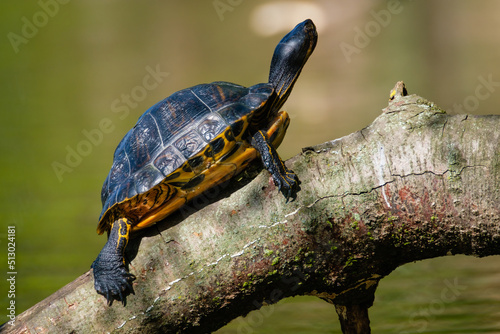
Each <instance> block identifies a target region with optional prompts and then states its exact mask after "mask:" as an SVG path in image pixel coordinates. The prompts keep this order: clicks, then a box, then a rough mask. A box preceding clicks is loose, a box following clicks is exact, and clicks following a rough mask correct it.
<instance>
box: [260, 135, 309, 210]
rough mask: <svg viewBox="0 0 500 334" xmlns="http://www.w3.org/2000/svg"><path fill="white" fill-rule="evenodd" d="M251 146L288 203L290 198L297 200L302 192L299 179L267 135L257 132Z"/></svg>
mask: <svg viewBox="0 0 500 334" xmlns="http://www.w3.org/2000/svg"><path fill="white" fill-rule="evenodd" d="M251 145H252V146H253V147H254V148H255V149H256V150H257V151H258V152H259V154H260V157H261V159H262V163H263V164H264V167H265V168H266V169H267V170H268V171H269V173H271V175H272V177H273V180H274V184H276V185H277V186H278V189H279V190H280V191H281V193H282V194H283V196H285V198H286V201H287V202H288V200H289V199H290V198H291V199H292V201H293V200H295V199H296V198H297V192H298V191H299V190H300V181H299V178H298V177H297V175H295V173H294V172H293V171H292V170H290V169H288V168H287V167H286V166H285V163H284V162H283V160H281V158H280V156H279V155H278V152H277V151H276V149H275V148H274V146H273V145H272V144H271V141H270V140H269V138H268V136H267V135H266V133H264V132H263V131H257V132H256V133H255V134H254V135H253V137H252V140H251Z"/></svg>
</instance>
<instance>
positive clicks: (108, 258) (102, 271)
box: [91, 218, 135, 306]
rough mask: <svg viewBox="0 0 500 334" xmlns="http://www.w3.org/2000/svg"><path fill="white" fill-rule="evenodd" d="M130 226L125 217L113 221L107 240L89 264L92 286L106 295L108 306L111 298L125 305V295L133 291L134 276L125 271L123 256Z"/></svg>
mask: <svg viewBox="0 0 500 334" xmlns="http://www.w3.org/2000/svg"><path fill="white" fill-rule="evenodd" d="M131 227H132V225H131V223H130V221H129V220H128V219H126V218H120V219H118V220H117V221H115V222H114V223H113V225H112V226H111V233H110V234H109V238H108V241H107V242H106V244H105V245H104V247H103V248H102V250H101V252H100V253H99V255H98V256H97V259H96V260H95V261H94V263H92V266H91V267H92V268H93V269H94V287H95V289H96V291H97V292H98V293H99V294H101V295H103V296H105V297H106V300H107V302H108V305H110V306H111V304H112V303H113V299H118V300H120V301H121V302H122V303H123V306H125V304H126V297H127V295H128V294H130V293H132V294H133V293H134V290H133V288H132V285H131V283H132V282H133V281H134V280H135V276H134V275H132V274H130V273H129V272H127V269H126V267H125V258H124V253H125V247H127V243H128V239H129V233H130V228H131Z"/></svg>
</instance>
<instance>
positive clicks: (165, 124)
mask: <svg viewBox="0 0 500 334" xmlns="http://www.w3.org/2000/svg"><path fill="white" fill-rule="evenodd" d="M272 96H276V94H275V93H274V89H273V87H272V85H270V84H258V85H255V86H252V87H249V88H246V87H243V86H239V85H235V84H232V83H228V82H214V83H211V84H201V85H197V86H194V87H191V88H187V89H184V90H181V91H178V92H176V93H174V94H172V95H171V96H169V97H167V98H166V99H164V100H163V101H160V102H159V103H157V104H156V105H154V106H153V107H151V108H150V109H148V110H147V111H146V112H145V113H144V114H143V115H142V116H141V117H140V118H139V120H138V122H137V124H136V125H135V126H134V128H133V129H131V130H130V131H129V132H128V133H127V134H126V135H125V137H124V138H123V139H122V141H121V142H120V144H119V145H118V147H117V148H116V151H115V154H114V160H113V165H112V167H111V171H110V172H109V175H108V177H107V178H106V180H105V182H104V185H103V188H102V192H101V200H102V204H103V209H102V212H101V217H100V222H99V226H98V232H99V233H103V232H104V231H108V230H109V228H110V226H111V224H112V223H113V221H114V219H116V218H117V216H118V215H124V214H125V215H126V216H127V217H129V218H130V219H132V220H133V221H134V225H135V227H136V228H142V227H146V226H148V225H150V224H152V223H154V222H155V221H157V220H158V218H162V217H164V216H165V215H166V211H165V207H167V208H168V206H170V205H171V206H172V210H170V211H174V210H175V209H177V208H178V207H179V206H180V205H182V204H183V203H185V202H186V201H187V200H189V199H190V198H191V197H192V196H188V195H187V194H189V193H192V194H193V195H196V194H199V193H200V192H201V191H203V190H204V189H208V188H210V187H211V186H213V185H214V184H213V183H215V182H221V180H224V179H227V178H229V177H231V176H232V175H233V174H234V173H236V172H238V171H239V170H241V169H242V168H243V167H244V165H246V164H248V162H249V161H247V160H251V159H253V158H255V157H254V156H251V155H248V157H246V156H244V152H245V150H247V149H248V148H249V147H250V144H249V143H248V133H247V131H248V129H249V127H250V128H252V127H255V128H258V127H259V126H260V127H261V126H266V125H267V123H268V122H269V118H270V115H268V113H269V112H270V110H271V109H272V107H271V105H272V101H273V100H275V99H274V98H271V97H272ZM268 101H271V102H269V103H268ZM240 156H241V157H240ZM209 170H210V171H209ZM218 170H220V172H217V171H218ZM212 174H214V175H212ZM226 174H227V175H226ZM207 176H208V177H207ZM159 211H162V214H158V215H157V212H159ZM167 211H168V210H167ZM155 215H156V216H155ZM145 217H148V218H147V219H146V218H145Z"/></svg>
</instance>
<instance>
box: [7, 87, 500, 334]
mask: <svg viewBox="0 0 500 334" xmlns="http://www.w3.org/2000/svg"><path fill="white" fill-rule="evenodd" d="M404 95H405V92H403V90H402V88H401V86H400V87H399V88H398V86H396V87H395V90H393V92H392V93H391V98H392V100H391V101H390V102H389V106H388V107H387V108H385V109H384V110H383V113H382V114H381V115H380V116H379V117H378V118H377V119H375V121H374V122H373V123H372V124H371V125H370V126H368V127H366V128H364V129H362V130H360V131H358V132H355V133H353V134H351V135H348V136H346V137H343V138H340V139H336V140H333V141H330V142H326V143H323V144H321V145H318V146H315V147H308V148H305V149H304V150H303V152H302V153H301V154H299V155H297V156H296V157H294V158H292V159H290V160H289V161H287V165H288V167H289V168H291V169H292V170H294V171H295V172H296V173H297V175H298V176H299V178H300V179H301V181H302V184H301V188H302V190H301V191H300V192H299V194H298V198H297V200H296V201H294V202H290V203H286V202H285V200H284V198H283V196H281V194H279V193H278V189H276V187H275V186H274V184H273V183H272V181H271V179H270V176H269V174H268V173H267V172H265V171H264V172H261V173H260V174H258V176H257V177H255V178H254V179H253V180H251V181H247V178H246V177H245V176H241V177H240V178H239V179H238V180H234V181H232V182H230V183H228V184H225V185H222V186H219V187H217V188H215V189H213V190H211V191H210V192H208V193H206V194H205V195H203V196H201V197H199V198H197V199H196V200H195V201H194V202H193V203H191V204H190V205H189V206H187V207H186V208H184V209H183V210H181V211H180V212H178V213H176V214H175V215H173V216H171V217H169V219H168V220H166V221H164V222H162V223H160V224H158V225H157V226H156V227H155V228H152V229H149V230H147V231H146V233H147V235H143V236H141V237H140V238H136V239H135V241H132V242H131V243H132V246H134V247H132V248H133V249H132V250H133V251H132V252H130V254H128V256H129V257H130V258H131V259H133V260H132V261H131V264H130V270H131V272H132V273H133V274H135V275H136V276H137V280H136V281H135V282H134V288H135V295H132V296H129V298H128V303H127V306H126V307H122V305H120V304H119V303H114V305H113V306H112V307H108V306H107V305H106V300H105V298H104V297H103V296H100V295H97V294H96V293H95V291H94V289H93V280H92V276H91V273H90V272H88V273H86V274H84V275H83V276H81V277H79V278H78V279H76V280H75V281H74V282H72V283H70V284H68V285H67V286H65V287H64V288H62V289H61V290H60V291H58V292H56V293H55V294H54V295H52V296H50V297H48V298H47V299H46V300H44V301H42V302H40V303H39V304H37V305H35V306H33V307H32V308H31V309H29V310H27V311H26V312H24V313H23V314H21V315H19V316H18V317H17V318H16V321H15V325H14V326H10V325H8V324H7V325H4V326H3V327H2V329H1V330H2V332H5V333H35V332H36V333H102V332H110V333H156V332H158V333H176V332H189V333H207V332H210V331H214V330H216V329H218V328H220V327H222V326H223V325H224V324H226V323H227V322H229V321H230V320H232V319H234V318H235V317H237V316H240V315H244V314H247V313H248V312H249V311H251V310H254V309H258V308H260V307H261V306H262V305H263V304H270V303H275V302H277V301H279V300H280V299H282V298H284V297H288V296H294V295H304V294H305V295H315V296H318V297H320V298H322V299H325V300H327V301H329V302H330V303H332V304H335V306H336V310H337V313H338V314H339V317H340V320H341V324H342V327H343V330H344V332H345V333H367V331H366V329H367V328H368V331H369V320H368V312H367V309H368V308H369V307H370V306H371V305H372V303H373V299H374V293H375V290H376V287H377V285H378V282H379V281H380V279H382V278H383V277H384V276H386V275H388V274H389V273H390V272H391V271H393V270H394V269H395V268H397V267H398V266H400V265H402V264H405V263H408V262H412V261H416V260H421V259H426V258H432V257H438V256H444V255H450V254H468V255H474V256H487V255H493V254H500V212H499V211H500V205H499V204H500V145H499V143H500V140H499V139H500V138H499V137H500V131H499V129H500V117H499V116H470V115H469V116H468V115H447V114H446V113H445V112H444V111H443V110H441V109H440V108H438V107H437V106H436V105H434V104H433V103H432V102H429V101H427V100H425V99H423V98H421V97H419V96H416V95H410V96H404ZM238 188H239V190H237V189H238ZM236 190H237V191H236ZM91 262H92V259H90V258H89V264H90V263H91ZM367 326H368V327H367Z"/></svg>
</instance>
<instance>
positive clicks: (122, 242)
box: [91, 19, 318, 306]
mask: <svg viewBox="0 0 500 334" xmlns="http://www.w3.org/2000/svg"><path fill="white" fill-rule="evenodd" d="M317 38H318V34H317V31H316V27H315V25H314V23H313V22H312V21H311V20H310V19H307V20H305V21H303V22H301V23H299V24H298V25H296V26H295V27H294V28H293V29H292V30H291V31H290V32H289V33H288V34H286V35H285V36H284V37H283V38H282V39H281V41H280V42H279V43H278V45H277V46H276V49H275V51H274V54H273V57H272V60H271V66H270V71H269V79H268V82H267V83H259V84H256V85H254V86H251V87H244V86H240V85H237V84H233V83H229V82H224V81H216V82H212V83H208V84H200V85H196V86H193V87H190V88H186V89H183V90H180V91H178V92H176V93H173V94H172V95H170V96H169V97H167V98H165V99H164V100H162V101H160V102H158V103H157V104H155V105H154V106H152V107H151V108H149V109H148V110H147V111H146V112H145V113H144V114H143V115H142V116H140V117H139V119H138V121H137V124H136V125H135V126H134V127H133V128H132V129H131V130H130V131H129V132H128V133H127V134H126V135H125V137H124V138H123V139H122V140H121V141H120V143H119V144H118V146H117V148H116V150H115V152H114V156H113V164H112V167H111V170H110V172H109V174H108V176H107V178H106V180H105V181H104V184H103V187H102V191H101V201H102V205H103V208H102V212H101V215H100V218H99V223H98V227H97V233H98V234H103V233H104V232H107V234H108V240H107V242H106V244H105V245H104V247H103V248H102V250H101V251H100V253H99V255H98V256H97V258H96V260H95V261H94V262H93V263H92V266H91V268H92V269H93V276H94V288H95V290H96V291H97V293H99V294H101V295H104V296H105V297H106V300H107V304H108V305H110V306H111V305H112V303H113V300H119V301H121V302H122V303H123V305H124V306H125V305H126V297H127V296H128V295H129V294H130V293H134V290H133V287H132V282H133V281H134V280H135V276H134V275H133V274H131V273H130V272H129V271H128V269H127V263H126V261H125V255H124V252H125V249H126V247H127V244H128V241H129V236H130V234H131V233H132V232H134V231H137V230H139V229H143V228H146V227H148V226H151V225H153V224H155V223H157V222H159V221H160V220H163V219H165V218H166V217H167V216H168V215H170V214H171V213H173V212H174V211H176V210H178V209H180V208H181V207H182V206H184V205H185V204H186V203H188V202H189V201H190V200H192V199H193V198H194V197H196V196H198V195H200V194H202V193H203V192H205V191H207V190H208V189H211V188H212V187H215V186H217V185H219V184H221V183H222V182H226V181H227V180H229V179H231V178H232V177H233V176H235V175H237V174H238V173H240V172H241V171H243V170H244V169H245V168H246V167H247V166H248V165H249V163H250V162H252V161H253V160H255V159H257V158H259V157H260V159H261V160H262V163H263V167H264V168H265V169H267V170H268V171H269V173H270V174H271V176H272V178H273V181H274V183H275V184H276V186H277V187H278V189H279V191H280V192H281V193H282V194H283V195H284V197H285V199H286V201H287V202H288V201H289V200H290V199H291V200H292V201H293V200H295V199H296V197H297V192H298V191H299V190H300V181H299V179H298V177H297V175H296V174H295V173H294V172H293V171H292V170H290V169H288V168H287V167H286V165H285V163H284V162H283V161H282V159H281V158H280V156H279V155H278V153H277V151H276V148H277V147H278V146H279V145H280V143H281V141H282V140H283V137H284V135H285V132H286V130H287V128H288V125H289V123H290V118H289V116H288V114H287V112H286V111H282V110H280V109H281V107H282V106H283V104H284V103H285V101H286V100H287V98H288V96H289V95H290V92H291V90H292V87H293V85H294V84H295V82H296V81H297V78H298V77H299V74H300V72H301V70H302V68H303V66H304V65H305V63H306V61H307V60H308V58H309V56H310V55H311V53H312V52H313V50H314V48H315V46H316V42H317Z"/></svg>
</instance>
